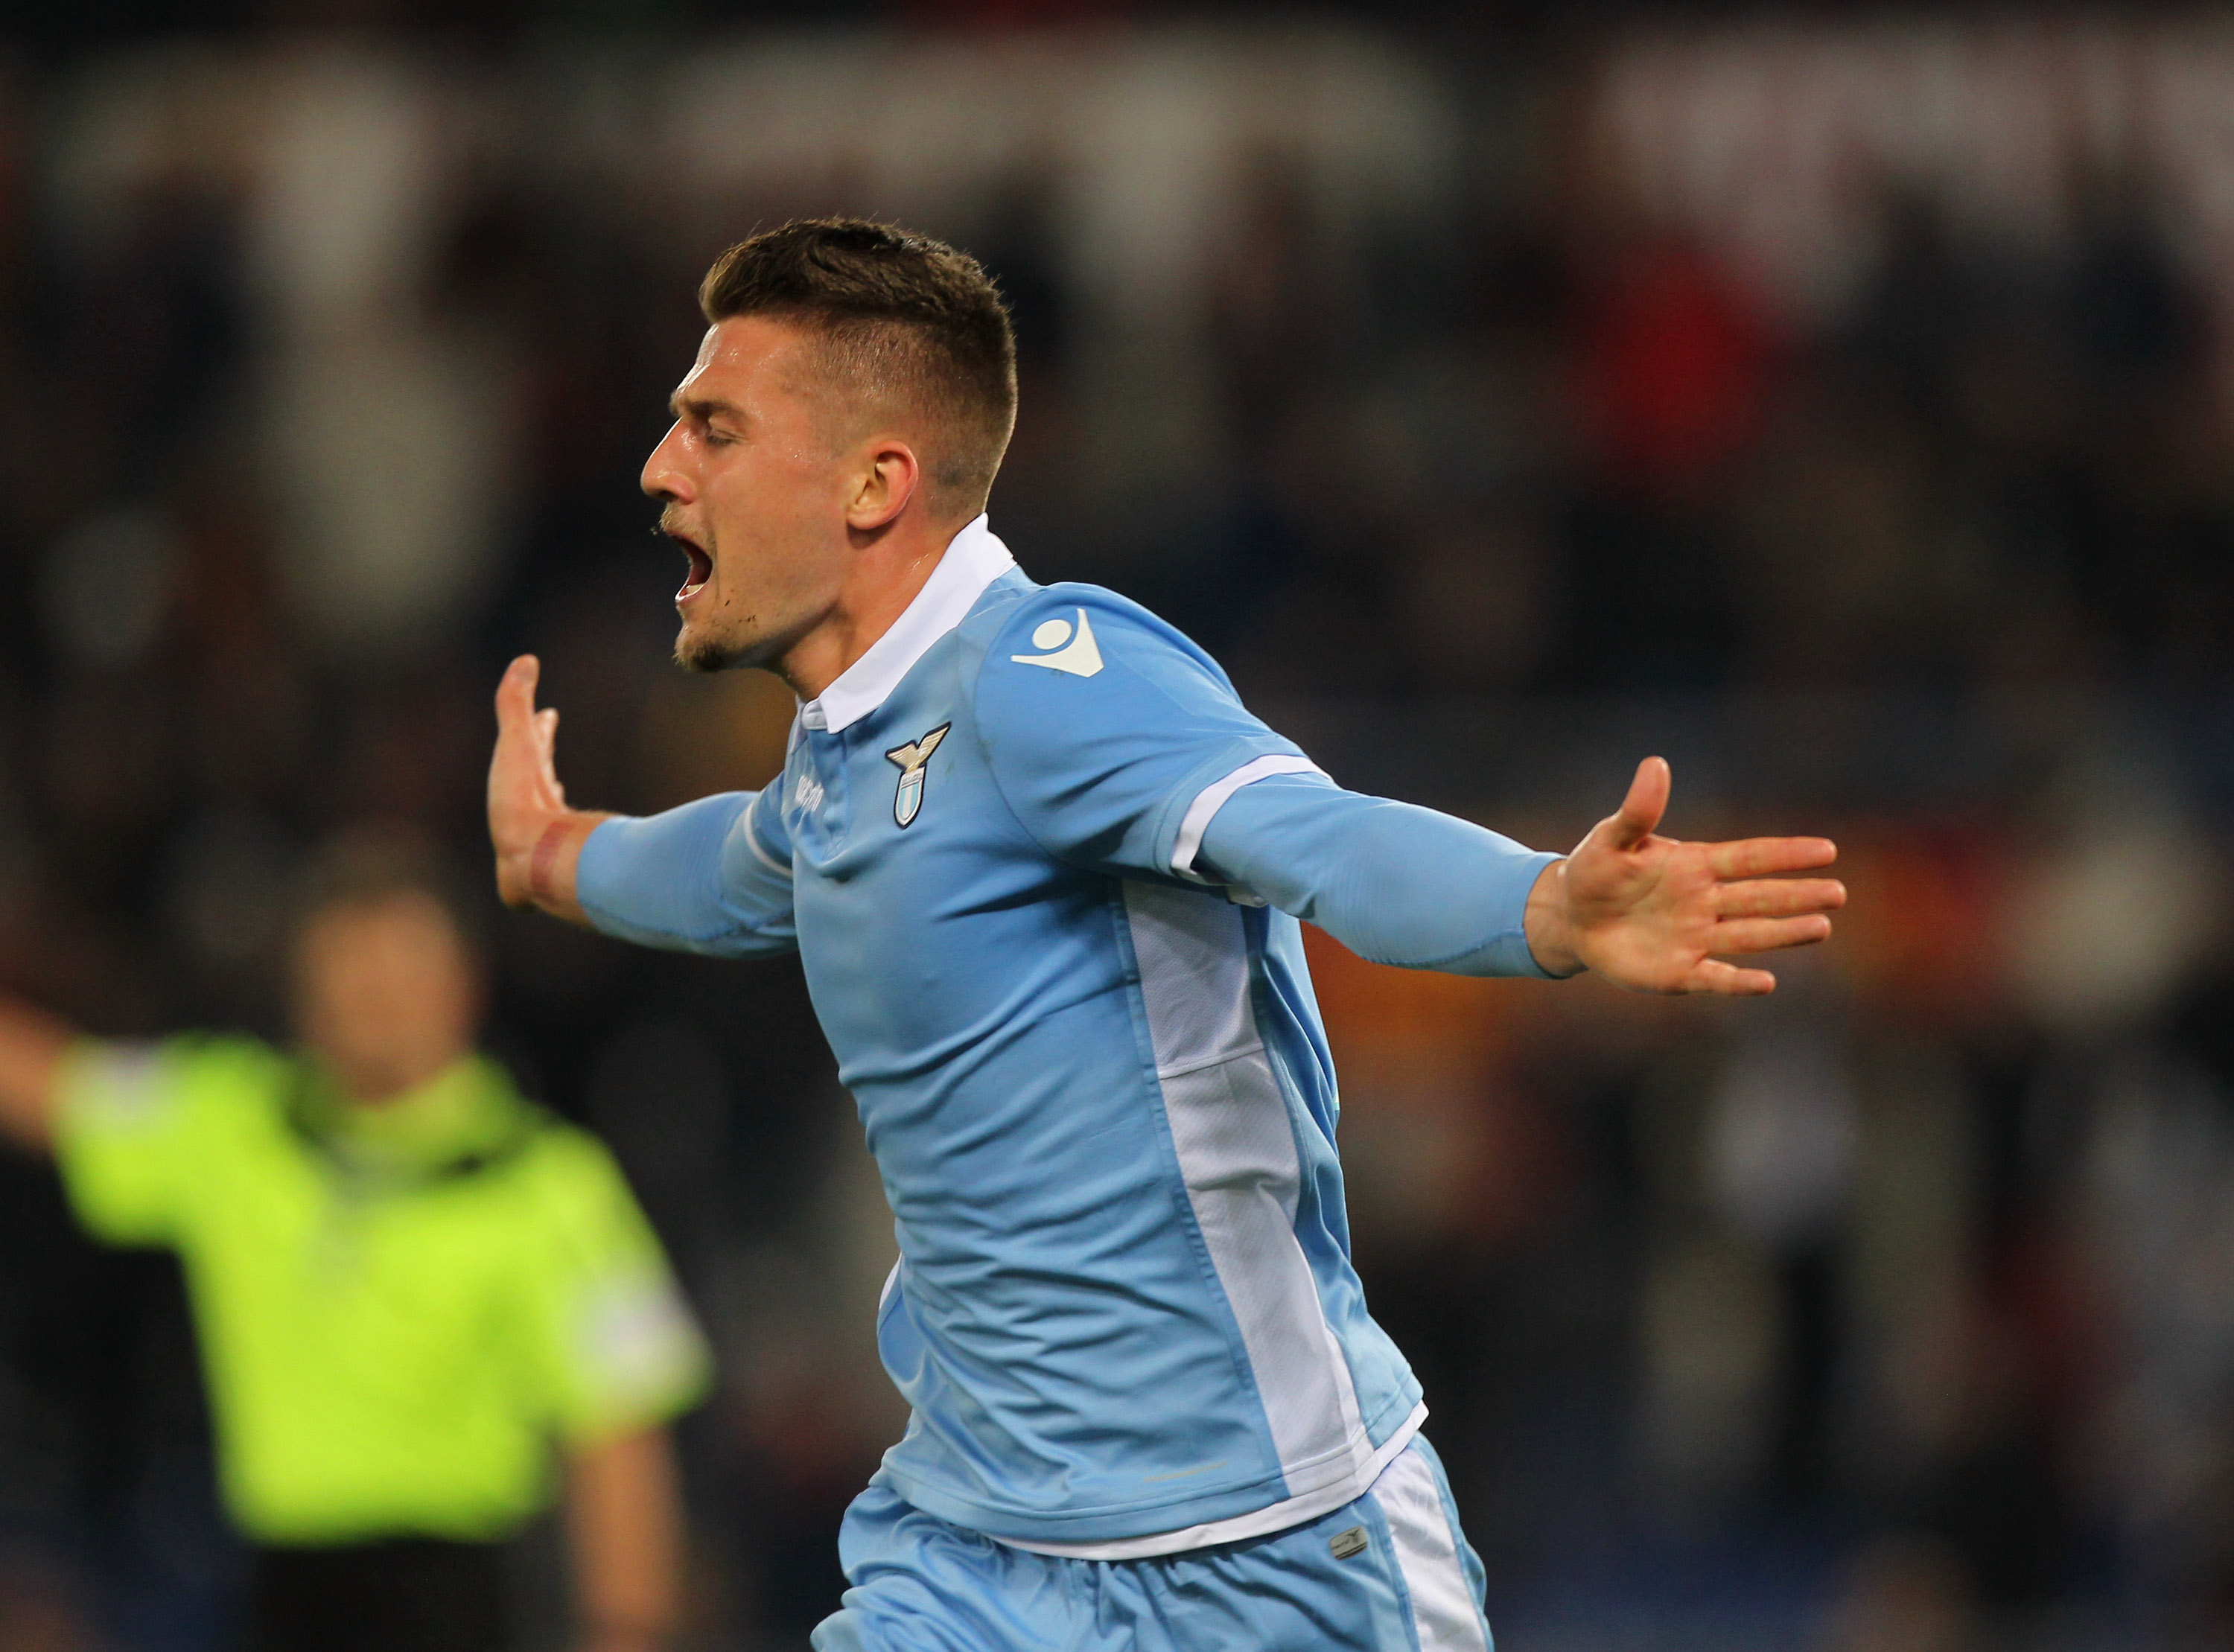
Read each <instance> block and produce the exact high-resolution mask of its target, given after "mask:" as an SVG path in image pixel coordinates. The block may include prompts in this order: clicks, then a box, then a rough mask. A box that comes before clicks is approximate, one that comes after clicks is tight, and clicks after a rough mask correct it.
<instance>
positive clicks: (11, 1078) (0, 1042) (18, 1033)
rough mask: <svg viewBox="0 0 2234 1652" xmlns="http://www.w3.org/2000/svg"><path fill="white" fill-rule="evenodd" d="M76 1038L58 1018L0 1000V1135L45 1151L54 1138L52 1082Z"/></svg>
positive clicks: (66, 1023) (20, 1004)
mask: <svg viewBox="0 0 2234 1652" xmlns="http://www.w3.org/2000/svg"><path fill="white" fill-rule="evenodd" d="M78 1037H79V1034H78V1031H77V1029H76V1028H74V1027H72V1026H70V1025H69V1023H68V1022H65V1021H63V1020H62V1018H61V1017H60V1016H57V1015H49V1014H48V1013H47V1012H46V1011H45V1010H43V1009H33V1008H32V1007H31V1006H30V1005H29V1004H25V1003H18V1002H16V1001H14V1000H12V999H9V998H0V1136H5V1137H7V1138H8V1139H10V1140H11V1141H13V1142H14V1143H16V1146H20V1147H29V1148H31V1149H33V1150H34V1151H36V1152H44V1151H46V1149H47V1147H48V1146H49V1143H50V1142H51V1141H52V1140H53V1138H54V1109H55V1081H56V1078H57V1077H59V1076H60V1074H61V1072H62V1057H63V1055H65V1054H66V1053H67V1052H68V1051H69V1047H70V1046H71V1045H72V1044H74V1043H75V1042H76V1041H77V1040H78Z"/></svg>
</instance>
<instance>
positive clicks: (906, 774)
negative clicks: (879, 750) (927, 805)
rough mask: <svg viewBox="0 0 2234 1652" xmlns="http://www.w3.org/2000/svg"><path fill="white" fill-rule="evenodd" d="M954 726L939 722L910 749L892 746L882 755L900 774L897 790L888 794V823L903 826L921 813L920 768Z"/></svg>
mask: <svg viewBox="0 0 2234 1652" xmlns="http://www.w3.org/2000/svg"><path fill="white" fill-rule="evenodd" d="M953 727H954V725H953V724H952V723H950V722H943V723H941V724H939V725H938V727H937V728H934V729H932V730H931V732H930V733H929V734H927V735H924V737H923V738H922V739H920V740H918V741H914V742H913V743H912V744H911V745H906V746H895V747H893V748H892V750H890V751H888V752H886V753H885V761H886V762H888V763H891V764H893V765H894V766H896V767H898V769H899V772H900V784H899V789H898V791H896V792H894V793H892V820H893V823H894V824H895V825H898V826H905V825H907V823H908V822H909V821H911V820H912V819H915V817H916V816H917V815H918V814H919V813H922V812H923V780H924V764H925V763H928V762H929V761H931V753H933V752H935V751H937V749H938V742H939V741H942V740H944V739H945V738H946V731H947V730H948V729H950V728H953Z"/></svg>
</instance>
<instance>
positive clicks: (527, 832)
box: [488, 654, 611, 924]
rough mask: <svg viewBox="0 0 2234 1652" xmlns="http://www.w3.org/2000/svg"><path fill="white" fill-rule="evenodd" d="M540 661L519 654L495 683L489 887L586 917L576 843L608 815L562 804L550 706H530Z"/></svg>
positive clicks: (520, 901) (523, 903)
mask: <svg viewBox="0 0 2234 1652" xmlns="http://www.w3.org/2000/svg"><path fill="white" fill-rule="evenodd" d="M541 672H542V666H541V664H540V663H539V662H538V661H537V659H536V657H535V656H533V655H532V654H523V655H521V656H519V658H518V659H516V660H514V661H513V663H512V664H511V665H510V666H509V667H507V668H506V670H505V674H504V681H503V682H500V683H499V684H497V689H496V752H495V754H494V755H493V757H491V758H490V759H489V776H488V817H489V841H490V843H491V844H492V845H493V846H494V848H495V850H496V888H497V893H498V894H499V895H500V896H502V897H503V898H504V904H506V905H507V906H512V907H517V908H521V909H526V908H527V907H531V906H532V907H535V908H538V909H539V910H541V911H546V912H548V913H550V914H551V915H552V917H563V918H565V919H566V920H567V921H568V922H569V923H572V924H587V923H588V922H589V919H588V918H587V917H585V916H584V915H583V911H582V904H581V902H580V901H579V900H578V899H577V898H575V893H574V869H575V866H576V865H577V864H578V862H579V861H580V859H581V858H582V845H583V843H584V842H585V841H586V840H587V839H588V838H589V835H590V833H592V832H594V831H596V830H597V828H598V823H599V822H600V821H603V820H606V819H611V816H609V815H605V814H600V813H595V812H592V811H590V810H586V809H572V808H569V807H567V806H566V788H565V787H563V786H561V785H559V770H558V767H557V764H556V761H555V757H554V754H555V751H556V748H557V742H558V739H559V713H558V711H557V709H556V708H552V707H545V708H544V709H543V710H540V711H538V710H537V709H536V708H535V684H536V680H537V678H538V677H539V676H540V675H541Z"/></svg>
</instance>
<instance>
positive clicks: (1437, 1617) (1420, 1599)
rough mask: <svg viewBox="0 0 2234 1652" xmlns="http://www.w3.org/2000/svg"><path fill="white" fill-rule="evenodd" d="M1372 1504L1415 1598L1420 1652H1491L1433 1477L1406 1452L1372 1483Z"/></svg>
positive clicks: (1419, 1458) (1414, 1617)
mask: <svg viewBox="0 0 2234 1652" xmlns="http://www.w3.org/2000/svg"><path fill="white" fill-rule="evenodd" d="M1373 1500H1374V1501H1375V1503H1378V1504H1379V1505H1381V1512H1382V1516H1383V1518H1386V1519H1387V1520H1388V1536H1389V1538H1390V1539H1391V1540H1392V1541H1393V1543H1394V1544H1395V1549H1396V1567H1397V1570H1399V1571H1401V1572H1402V1573H1403V1575H1404V1589H1405V1592H1406V1593H1408V1594H1409V1595H1410V1596H1412V1623H1413V1627H1414V1629H1417V1630H1418V1631H1419V1636H1420V1652H1490V1645H1489V1636H1487V1635H1486V1633H1485V1632H1484V1631H1483V1629H1482V1622H1481V1609H1480V1606H1479V1605H1477V1604H1476V1603H1475V1601H1474V1597H1473V1588H1472V1587H1471V1586H1470V1585H1469V1584H1468V1583H1467V1582H1466V1572H1465V1570H1464V1569H1463V1568H1461V1567H1460V1564H1459V1550H1458V1542H1457V1539H1456V1538H1454V1537H1453V1535H1452V1532H1451V1519H1450V1516H1449V1514H1448V1513H1447V1512H1446V1511H1445V1509H1444V1507H1443V1495H1442V1492H1440V1490H1439V1489H1438V1488H1437V1486H1436V1485H1435V1471H1434V1469H1433V1468H1431V1467H1429V1466H1428V1464H1427V1459H1426V1458H1424V1457H1422V1456H1421V1454H1420V1453H1418V1452H1416V1451H1406V1452H1405V1453H1402V1454H1401V1456H1399V1457H1398V1458H1397V1459H1395V1461H1394V1462H1392V1463H1390V1464H1389V1465H1388V1467H1387V1468H1386V1469H1384V1470H1382V1475H1381V1478H1380V1479H1377V1480H1375V1482H1374V1483H1373Z"/></svg>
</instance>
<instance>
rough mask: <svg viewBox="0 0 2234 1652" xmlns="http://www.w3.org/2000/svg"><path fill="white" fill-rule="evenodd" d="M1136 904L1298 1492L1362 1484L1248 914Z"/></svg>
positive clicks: (1213, 1207)
mask: <svg viewBox="0 0 2234 1652" xmlns="http://www.w3.org/2000/svg"><path fill="white" fill-rule="evenodd" d="M1125 904H1126V910H1127V915H1128V917H1129V918H1130V920H1131V927H1132V933H1133V956H1134V957H1135V958H1136V959H1137V961H1138V963H1139V965H1140V995H1141V997H1142V999H1143V1000H1144V1001H1145V1002H1146V1009H1147V1017H1148V1031H1149V1035H1150V1037H1151V1038H1152V1040H1153V1042H1154V1046H1155V1053H1156V1073H1157V1076H1158V1078H1159V1080H1160V1081H1161V1083H1162V1087H1163V1094H1164V1113H1165V1116H1166V1119H1168V1120H1169V1121H1170V1125H1171V1133H1172V1142H1173V1146H1174V1147H1176V1148H1177V1149H1178V1152H1179V1170H1180V1173H1181V1175H1182V1176H1183V1177H1184V1178H1185V1179H1186V1189H1187V1197H1188V1199H1189V1201H1190V1202H1191V1203H1192V1205H1193V1207H1194V1217H1195V1223H1196V1225H1197V1226H1198V1227H1199V1229H1200V1230H1201V1231H1202V1237H1203V1242H1204V1243H1205V1244H1206V1245H1207V1246H1208V1247H1209V1250H1210V1256H1211V1261H1212V1264H1213V1265H1214V1266H1215V1267H1216V1268H1217V1270H1218V1283H1219V1284H1220V1285H1222V1286H1223V1287H1224V1288H1225V1296H1226V1301H1227V1302H1228V1303H1230V1304H1231V1308H1232V1310H1233V1316H1234V1318H1235V1319H1236V1320H1237V1321H1238V1322H1239V1325H1240V1329H1241V1340H1242V1342H1243V1344H1244V1347H1245V1348H1246V1349H1247V1350H1248V1355H1249V1363H1250V1366H1251V1369H1252V1371H1253V1372H1254V1374H1255V1376H1256V1379H1257V1394H1258V1395H1259V1396H1260V1397H1261V1399H1262V1400H1263V1402H1264V1414H1265V1418H1266V1420H1267V1421H1268V1422H1269V1423H1270V1424H1271V1431H1272V1440H1273V1444H1274V1446H1275V1447H1276V1448H1277V1450H1278V1452H1279V1454H1280V1467H1281V1472H1283V1473H1284V1475H1285V1476H1286V1478H1287V1481H1288V1492H1289V1495H1290V1498H1298V1497H1303V1496H1306V1495H1308V1494H1310V1493H1311V1492H1316V1491H1319V1490H1321V1489H1323V1488H1325V1487H1328V1486H1330V1485H1336V1484H1338V1483H1340V1482H1342V1481H1344V1480H1347V1479H1352V1478H1354V1477H1360V1476H1362V1473H1363V1472H1364V1471H1365V1470H1366V1468H1367V1466H1368V1465H1369V1464H1370V1462H1371V1461H1372V1459H1373V1456H1374V1452H1373V1447H1372V1444H1371V1442H1370V1441H1369V1440H1368V1439H1367V1438H1366V1433H1365V1427H1364V1424H1363V1423H1362V1420H1360V1418H1359V1415H1358V1409H1357V1394H1356V1390H1355V1388H1354V1387H1353V1386H1352V1384H1351V1382H1350V1377H1349V1361H1347V1360H1345V1359H1344V1358H1343V1357H1342V1349H1341V1347H1340V1345H1339V1344H1338V1343H1337V1342H1336V1340H1335V1336H1334V1332H1333V1330H1332V1329H1330V1328H1329V1325H1328V1324H1327V1319H1326V1313H1325V1310H1324V1309H1323V1307H1322V1306H1321V1305H1320V1303H1319V1295H1318V1285H1317V1283H1316V1280H1315V1279H1314V1278H1313V1277H1312V1274H1311V1270H1310V1263H1309V1261H1308V1260H1306V1259H1305V1257H1304V1256H1303V1246H1302V1245H1301V1244H1299V1243H1298V1242H1297V1238H1296V1202H1297V1193H1298V1192H1299V1188H1300V1183H1301V1179H1302V1170H1301V1166H1300V1165H1299V1164H1298V1161H1297V1154H1296V1139H1295V1134H1294V1130H1293V1127H1292V1126H1291V1125H1290V1122H1289V1117H1288V1106H1287V1101H1286V1099H1285V1097H1284V1096H1283V1095H1282V1094H1281V1091H1280V1084H1279V1080H1278V1079H1277V1077H1276V1076H1275V1074H1274V1073H1273V1071H1272V1064H1271V1058H1270V1057H1269V1056H1268V1055H1267V1054H1266V1053H1265V1049H1264V1039H1263V1038H1262V1037H1261V1036H1260V1035H1259V1034H1258V1032H1257V1016H1256V1011H1255V1009H1254V1008H1253V1006H1252V1005H1251V1001H1250V977H1249V948H1248V940H1247V937H1246V935H1245V933H1244V930H1243V927H1242V914H1241V910H1240V909H1239V908H1238V907H1236V906H1233V905H1231V904H1228V903H1227V902H1225V901H1224V900H1222V899H1220V898H1218V897H1216V896H1212V895H1206V894H1203V893H1200V892H1199V891H1194V890H1188V889H1167V888H1162V887H1159V886H1156V885H1148V884H1139V883H1128V884H1127V885H1125ZM1357 1489H1358V1490H1359V1491H1362V1490H1363V1489H1364V1486H1363V1484H1362V1480H1361V1483H1360V1484H1359V1485H1358V1486H1357ZM1352 1494H1353V1495H1354V1494H1355V1493H1352Z"/></svg>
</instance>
